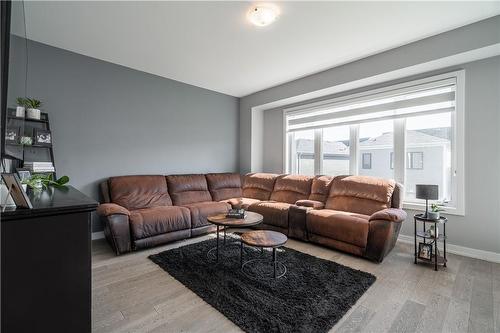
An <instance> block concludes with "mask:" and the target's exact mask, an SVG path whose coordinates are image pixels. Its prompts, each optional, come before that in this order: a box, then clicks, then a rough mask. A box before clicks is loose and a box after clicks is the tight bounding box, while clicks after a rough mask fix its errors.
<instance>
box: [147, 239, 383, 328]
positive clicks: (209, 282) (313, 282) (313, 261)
mask: <svg viewBox="0 0 500 333" xmlns="http://www.w3.org/2000/svg"><path fill="white" fill-rule="evenodd" d="M219 244H221V245H222V243H219ZM238 244H239V242H238ZM215 245H216V240H215V239H210V240H206V241H203V242H199V243H195V244H190V245H186V246H182V247H179V248H176V249H172V250H168V251H164V252H161V253H158V254H155V255H151V256H149V258H150V259H151V260H152V261H153V262H155V263H156V264H157V265H159V266H160V267H161V268H163V269H164V270H165V271H167V272H168V273H169V274H170V275H172V276H173V277H174V278H175V279H177V280H178V281H179V282H181V283H182V284H184V285H185V286H186V287H188V288H189V289H191V290H192V291H193V292H194V293H196V294H197V295H198V296H199V297H201V298H202V299H203V300H205V301H206V302H207V303H208V304H210V305H211V306H213V307H214V308H215V309H217V310H218V311H219V312H221V313H222V314H224V315H225V316H226V317H227V318H228V319H229V320H231V321H232V322H234V323H235V324H236V325H238V326H239V327H240V328H241V329H242V330H244V331H246V332H327V331H328V330H330V329H331V328H332V327H333V326H334V325H335V324H336V323H337V322H338V321H339V320H340V319H341V318H342V316H343V315H344V314H345V313H346V312H347V311H348V310H349V309H350V308H351V307H352V306H353V305H354V304H355V303H356V301H357V300H358V299H359V298H360V297H361V295H363V294H364V293H365V292H366V290H367V289H368V288H369V287H370V286H371V285H372V283H373V282H375V279H376V278H375V276H373V275H372V274H369V273H366V272H362V271H359V270H355V269H352V268H349V267H346V266H343V265H340V264H337V263H335V262H332V261H328V260H324V259H320V258H316V257H313V256H310V255H308V254H305V253H302V252H298V251H295V250H293V249H290V248H287V247H282V248H280V249H279V252H278V261H280V262H282V263H283V264H285V265H286V267H287V272H286V274H285V276H283V277H281V278H279V279H272V278H267V279H255V278H251V277H249V276H248V274H244V273H243V272H242V271H241V269H240V248H239V246H238V245H234V246H227V247H225V248H223V249H221V251H220V254H219V255H220V258H219V263H216V262H214V261H213V260H210V259H208V258H207V252H208V251H209V249H211V248H212V247H214V246H215ZM245 249H246V251H245V254H244V258H245V260H248V259H251V258H269V260H271V259H272V252H270V251H264V252H263V253H261V251H260V250H256V249H253V248H248V247H245ZM246 267H249V268H248V270H246V271H247V273H249V274H266V273H270V272H271V271H272V267H273V266H272V264H271V263H265V262H260V261H257V262H254V263H253V264H252V265H248V266H245V268H246Z"/></svg>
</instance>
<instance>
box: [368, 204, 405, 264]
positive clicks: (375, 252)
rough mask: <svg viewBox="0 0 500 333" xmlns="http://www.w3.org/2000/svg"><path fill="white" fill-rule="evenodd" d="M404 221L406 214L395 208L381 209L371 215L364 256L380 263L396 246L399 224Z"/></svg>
mask: <svg viewBox="0 0 500 333" xmlns="http://www.w3.org/2000/svg"><path fill="white" fill-rule="evenodd" d="M405 219H406V212H405V211H404V210H402V209H397V208H389V209H383V210H380V211H378V212H375V213H374V214H372V216H370V222H369V223H370V226H369V230H368V242H367V244H366V249H365V255H364V256H365V257H366V258H369V259H371V260H375V261H377V262H382V260H384V257H385V256H386V255H387V254H388V253H389V252H390V251H391V250H392V249H393V248H394V245H396V241H397V240H398V235H399V230H400V229H401V224H402V223H401V222H403V221H404V220H405Z"/></svg>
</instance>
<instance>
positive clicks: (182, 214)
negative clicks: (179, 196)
mask: <svg viewBox="0 0 500 333" xmlns="http://www.w3.org/2000/svg"><path fill="white" fill-rule="evenodd" d="M129 221H130V230H131V231H132V236H133V237H134V239H141V238H146V237H152V236H156V235H160V234H164V233H167V232H172V231H178V230H183V229H190V228H191V217H190V215H189V210H188V209H187V208H184V207H176V206H158V207H151V208H142V209H137V210H134V211H132V212H130V216H129Z"/></svg>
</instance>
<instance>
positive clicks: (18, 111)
mask: <svg viewBox="0 0 500 333" xmlns="http://www.w3.org/2000/svg"><path fill="white" fill-rule="evenodd" d="M25 111H26V108H25V107H24V106H19V105H18V106H17V107H16V117H17V118H24V115H25Z"/></svg>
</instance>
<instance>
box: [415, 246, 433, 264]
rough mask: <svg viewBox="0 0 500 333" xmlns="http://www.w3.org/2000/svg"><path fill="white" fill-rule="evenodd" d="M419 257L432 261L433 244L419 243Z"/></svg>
mask: <svg viewBox="0 0 500 333" xmlns="http://www.w3.org/2000/svg"><path fill="white" fill-rule="evenodd" d="M418 258H419V259H423V260H428V261H430V260H431V259H432V244H430V243H422V242H420V243H418Z"/></svg>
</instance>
